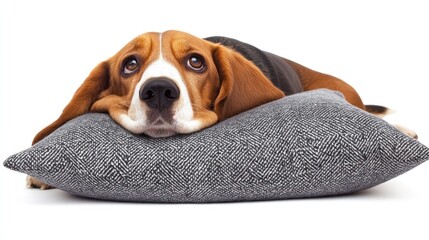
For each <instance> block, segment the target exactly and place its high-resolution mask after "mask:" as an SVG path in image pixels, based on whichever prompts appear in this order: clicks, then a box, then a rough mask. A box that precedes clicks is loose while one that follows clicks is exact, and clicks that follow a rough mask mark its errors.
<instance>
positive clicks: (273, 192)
mask: <svg viewBox="0 0 429 240" xmlns="http://www.w3.org/2000/svg"><path fill="white" fill-rule="evenodd" d="M428 158H429V149H428V148H426V147H425V146H424V145H422V144H420V143H419V142H418V141H415V140H413V139H411V138H408V137H407V136H405V135H403V134H402V133H400V132H399V131H397V130H396V129H395V128H393V127H392V126H390V125H389V124H388V123H386V122H384V121H383V120H381V119H379V118H377V117H374V116H372V115H370V114H367V113H365V112H363V111H361V110H359V109H357V108H355V107H353V106H351V105H349V104H348V103H346V102H345V101H344V100H343V98H342V97H341V96H340V94H339V93H335V92H331V91H328V90H318V91H312V92H305V93H301V94H296V95H292V96H290V97H287V98H283V99H280V100H278V101H275V102H271V103H269V104H266V105H263V106H260V107H258V108H255V109H252V110H250V111H247V112H245V113H242V114H240V115H238V116H235V117H233V118H230V119H227V120H225V121H223V122H221V123H219V124H217V125H215V126H213V127H211V128H208V129H205V130H203V131H200V132H197V133H193V134H189V135H181V136H175V137H171V138H166V139H152V138H148V137H146V136H136V135H133V134H130V133H129V132H127V131H126V130H124V129H123V128H121V127H120V126H119V125H117V124H116V123H114V122H113V121H112V120H111V119H110V117H109V116H108V115H106V114H86V115H84V116H81V117H79V118H76V119H73V120H72V121H70V122H68V123H67V124H65V125H64V126H62V127H61V128H59V129H58V130H57V131H55V132H54V133H53V134H51V135H50V136H48V137H47V138H45V139H44V140H43V141H41V142H39V143H38V144H36V145H34V146H33V147H31V148H29V149H27V150H25V151H23V152H20V153H17V154H16V155H13V156H11V157H10V158H8V159H7V160H6V161H5V163H4V165H5V166H6V167H8V168H10V169H13V170H16V171H20V172H24V173H27V174H29V175H31V176H34V177H36V178H38V179H41V180H43V181H44V182H46V183H48V184H50V185H53V186H55V187H58V188H60V189H63V190H65V191H67V192H70V193H72V194H77V195H81V196H85V197H90V198H99V199H109V200H118V201H138V202H224V201H247V200H269V199H288V198H306V197H319V196H327V195H337V194H345V193H350V192H356V191H360V190H363V189H367V188H370V187H373V186H375V185H377V184H380V183H382V182H384V181H387V180H389V179H391V178H393V177H395V176H398V175H399V174H402V173H404V172H405V171H408V170H409V169H411V168H413V167H415V166H417V165H418V164H420V163H422V162H423V161H425V160H426V159H428Z"/></svg>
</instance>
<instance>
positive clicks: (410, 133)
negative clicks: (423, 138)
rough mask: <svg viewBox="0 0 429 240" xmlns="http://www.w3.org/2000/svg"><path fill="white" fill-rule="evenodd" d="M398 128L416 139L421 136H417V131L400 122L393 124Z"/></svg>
mask: <svg viewBox="0 0 429 240" xmlns="http://www.w3.org/2000/svg"><path fill="white" fill-rule="evenodd" d="M393 126H394V127H395V128H396V129H398V130H399V131H401V132H402V133H403V134H405V135H407V136H408V137H411V138H414V139H416V140H417V139H418V138H419V137H418V136H417V133H416V132H414V131H413V130H411V129H409V128H406V127H404V126H402V125H399V124H394V125H393Z"/></svg>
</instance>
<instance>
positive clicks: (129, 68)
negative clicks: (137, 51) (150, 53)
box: [122, 57, 139, 75]
mask: <svg viewBox="0 0 429 240" xmlns="http://www.w3.org/2000/svg"><path fill="white" fill-rule="evenodd" d="M138 68H139V63H138V61H137V59H136V58H134V57H130V58H128V59H127V60H125V61H124V64H123V70H122V72H123V73H124V74H125V75H130V74H132V73H134V72H135V71H137V69H138Z"/></svg>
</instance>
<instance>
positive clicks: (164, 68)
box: [27, 31, 386, 188]
mask: <svg viewBox="0 0 429 240" xmlns="http://www.w3.org/2000/svg"><path fill="white" fill-rule="evenodd" d="M318 88H327V89H331V90H336V91H340V92H342V93H343V95H344V97H345V98H346V100H347V101H348V102H349V103H351V104H353V105H354V106H356V107H358V108H361V109H363V110H367V111H369V112H373V113H378V114H383V112H384V111H386V108H383V107H374V106H372V107H368V106H365V105H364V104H363V102H362V100H361V98H360V97H359V95H358V93H357V92H356V91H355V90H354V89H353V88H352V87H351V86H350V85H348V84H347V83H345V82H344V81H342V80H340V79H338V78H335V77H333V76H330V75H326V74H322V73H319V72H316V71H313V70H311V69H308V68H306V67H304V66H301V65H299V64H297V63H294V62H292V61H290V60H287V59H284V58H281V57H279V56H277V55H274V54H272V53H267V52H264V51H261V50H259V49H257V48H255V47H253V46H251V45H249V44H246V43H242V42H240V41H237V40H234V39H230V38H225V37H210V38H206V39H200V38H197V37H194V36H192V35H189V34H187V33H183V32H178V31H167V32H164V33H146V34H143V35H140V36H138V37H137V38H135V39H134V40H132V41H131V42H130V43H128V44H127V45H126V46H125V47H124V48H123V49H122V50H120V51H119V52H118V53H117V54H116V55H114V56H113V57H112V58H110V59H108V60H106V61H104V62H102V63H100V64H99V65H98V66H97V67H96V68H95V69H94V70H93V71H92V72H91V74H90V75H89V76H88V78H87V79H86V80H85V81H84V83H83V84H82V86H81V87H80V88H79V89H78V90H77V91H76V93H75V95H74V96H73V98H72V100H71V101H70V103H69V104H68V105H67V106H66V108H65V109H64V111H63V113H62V114H61V116H60V117H59V118H58V119H57V120H56V121H55V122H53V123H52V124H51V125H49V126H47V127H46V128H45V129H43V130H42V131H41V132H39V133H38V134H37V135H36V137H35V138H34V141H33V143H37V142H38V141H40V140H41V139H43V138H44V137H45V136H47V135H49V134H50V133H51V132H53V131H54V130H55V129H57V128H58V127H60V126H61V125H63V124H64V123H65V122H67V121H68V120H70V119H72V118H74V117H77V116H79V115H82V114H84V113H87V112H90V111H92V112H107V113H109V114H110V116H111V117H112V119H114V120H115V121H116V122H117V123H118V124H120V125H121V126H123V127H124V128H125V129H127V130H129V131H130V132H133V133H135V134H146V135H148V136H151V137H168V136H172V135H174V134H186V133H192V132H195V131H198V130H201V129H204V128H206V127H209V126H211V125H213V124H215V123H217V122H219V121H222V120H223V119H226V118H228V117H231V116H234V115H236V114H238V113H240V112H243V111H246V110H248V109H251V108H253V107H256V106H259V105H261V104H264V103H267V102H270V101H273V100H276V99H279V98H282V97H284V96H287V95H291V94H295V93H299V92H303V91H309V90H313V89H318ZM27 179H28V180H27V183H28V185H29V186H36V187H41V188H48V187H49V186H47V185H45V184H43V183H42V182H40V181H38V180H37V179H34V178H32V177H29V178H27Z"/></svg>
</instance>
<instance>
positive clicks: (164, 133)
mask: <svg viewBox="0 0 429 240" xmlns="http://www.w3.org/2000/svg"><path fill="white" fill-rule="evenodd" d="M144 134H146V135H148V136H149V137H152V138H166V137H171V136H173V135H176V134H177V132H176V131H175V130H174V129H172V128H162V127H156V128H149V129H147V130H146V131H145V132H144Z"/></svg>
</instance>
